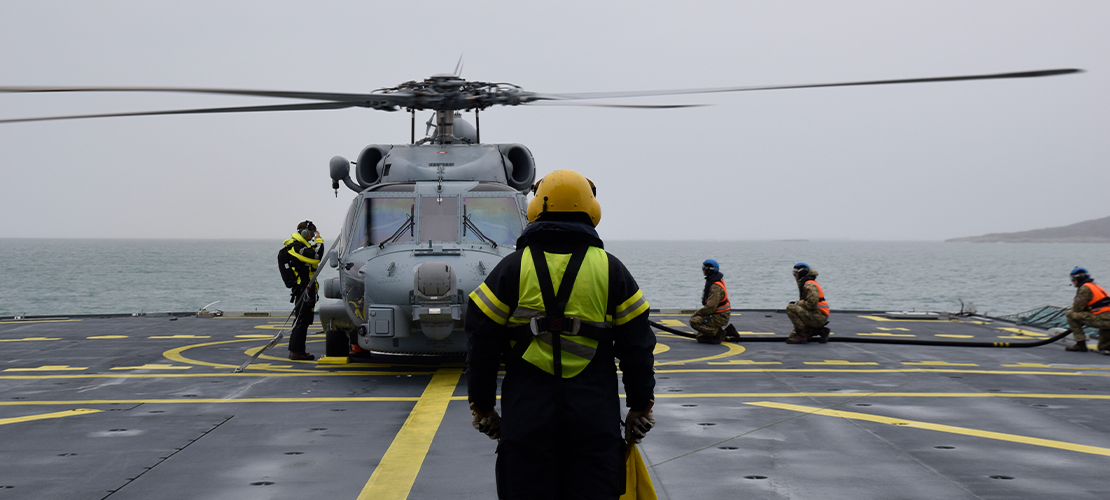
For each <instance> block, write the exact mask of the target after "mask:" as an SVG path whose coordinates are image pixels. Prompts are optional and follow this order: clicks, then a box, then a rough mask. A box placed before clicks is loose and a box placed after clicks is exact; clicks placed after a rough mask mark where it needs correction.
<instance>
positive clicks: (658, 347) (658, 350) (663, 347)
mask: <svg viewBox="0 0 1110 500" xmlns="http://www.w3.org/2000/svg"><path fill="white" fill-rule="evenodd" d="M669 350H671V346H669V345H667V344H660V343H659V342H656V343H655V350H653V351H651V353H652V354H662V353H664V352H667V351H669Z"/></svg>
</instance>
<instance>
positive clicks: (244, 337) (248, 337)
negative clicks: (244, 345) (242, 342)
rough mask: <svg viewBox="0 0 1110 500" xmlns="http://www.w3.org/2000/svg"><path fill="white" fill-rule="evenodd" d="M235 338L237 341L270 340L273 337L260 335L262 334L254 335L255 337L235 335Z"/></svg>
mask: <svg viewBox="0 0 1110 500" xmlns="http://www.w3.org/2000/svg"><path fill="white" fill-rule="evenodd" d="M235 338H237V339H272V338H274V336H273V335H266V334H264V333H262V334H255V335H236V336H235Z"/></svg>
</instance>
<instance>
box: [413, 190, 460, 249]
mask: <svg viewBox="0 0 1110 500" xmlns="http://www.w3.org/2000/svg"><path fill="white" fill-rule="evenodd" d="M420 241H459V197H458V196H444V197H435V196H422V197H421V198H420Z"/></svg>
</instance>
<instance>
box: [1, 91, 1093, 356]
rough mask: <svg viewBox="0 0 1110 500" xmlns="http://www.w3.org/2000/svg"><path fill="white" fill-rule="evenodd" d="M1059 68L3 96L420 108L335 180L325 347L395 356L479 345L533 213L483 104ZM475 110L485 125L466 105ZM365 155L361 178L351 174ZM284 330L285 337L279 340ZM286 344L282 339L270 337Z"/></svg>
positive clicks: (323, 310)
mask: <svg viewBox="0 0 1110 500" xmlns="http://www.w3.org/2000/svg"><path fill="white" fill-rule="evenodd" d="M1080 71H1081V70H1078V69H1052V70H1038V71H1025V72H1016V73H998V74H980V75H964V76H947V77H930V78H912V79H899V80H872V81H857V82H839V83H815V84H795V85H767V86H744V87H717V88H695V89H672V90H649V91H631V92H594V93H569V94H568V93H564V94H550V93H548V94H541V93H535V92H529V91H525V90H523V89H521V88H520V87H518V86H515V85H511V84H506V83H488V82H477V81H467V80H464V79H462V78H460V77H459V76H458V75H457V73H458V70H457V69H456V74H452V75H436V76H432V77H430V78H427V79H425V80H423V81H419V82H417V81H410V82H406V83H403V84H400V85H398V86H396V87H392V88H383V89H378V90H375V91H372V92H369V93H361V94H359V93H332V92H290V91H272V90H245V89H239V90H236V89H212V88H170V87H0V93H49V92H185V93H201V94H224V95H239V96H261V97H276V98H286V99H295V100H302V101H309V102H302V103H295V104H273V105H262V106H241V107H223V108H202V109H183V110H169V111H142V112H129V113H109V114H97V115H72V116H54V117H36V118H16V119H4V120H0V123H15V122H27V121H44V120H64V119H77V118H103V117H116V116H150V115H174V114H201V113H240V112H268V111H294V110H325V109H343V108H351V107H363V108H370V109H375V110H381V111H398V110H401V109H404V110H406V111H409V112H410V113H411V114H412V134H411V135H412V140H411V142H410V143H409V144H392V145H390V144H372V145H369V146H366V147H365V148H364V149H363V150H362V152H360V153H359V155H358V157H357V159H356V160H355V161H354V162H350V161H348V160H347V159H345V158H343V157H339V156H336V157H334V158H332V159H331V162H330V173H331V179H332V189H333V190H335V191H336V194H337V195H338V189H339V184H340V183H343V184H344V185H346V186H347V187H348V188H350V189H351V190H352V191H354V192H355V193H356V196H355V198H354V200H353V201H352V202H351V205H350V209H349V210H348V212H347V216H346V219H345V221H344V223H343V225H342V230H341V234H340V235H339V238H338V239H337V240H336V242H335V243H334V244H333V247H332V249H331V250H329V252H328V254H327V255H326V257H325V258H324V260H323V261H322V262H321V266H323V265H324V263H325V262H326V263H327V264H328V265H331V266H332V267H334V268H337V269H338V277H335V278H331V279H328V280H326V281H324V282H323V283H322V284H321V285H322V286H321V288H322V289H323V295H324V297H325V300H323V301H322V302H321V303H320V305H319V309H318V312H319V318H320V322H321V324H322V325H323V327H324V330H325V332H326V355H327V356H347V355H348V352H349V349H350V346H351V345H356V344H357V345H358V346H359V347H360V348H361V349H362V350H364V351H374V352H378V353H396V354H451V353H461V352H464V351H465V350H466V339H465V335H464V334H463V331H462V325H463V321H464V317H463V316H464V312H465V310H466V302H467V296H468V295H469V294H470V292H471V291H473V290H474V289H475V288H477V287H478V285H480V284H481V282H482V281H483V280H484V279H485V276H486V275H487V274H488V273H489V272H490V271H491V270H492V269H493V267H494V266H496V265H497V263H498V262H499V261H500V260H501V259H502V258H503V257H505V256H506V255H508V254H509V253H511V252H513V251H515V250H516V248H515V244H516V240H517V237H518V236H520V234H521V232H522V231H523V230H524V227H525V225H526V224H527V217H526V210H527V199H526V196H527V194H528V192H529V190H530V189H531V188H532V185H533V183H534V181H535V177H536V164H535V161H534V159H533V157H532V153H531V151H529V150H528V148H527V147H525V146H524V145H521V144H511V143H510V144H484V143H482V142H481V140H480V122H479V120H478V116H479V112H480V111H481V110H483V109H486V108H488V107H491V106H517V105H525V104H556V105H558V104H571V105H587V106H591V105H592V106H607V107H627V108H655V109H660V108H679V107H689V106H699V105H697V104H679V105H670V104H668V105H651V104H633V105H621V104H583V103H577V102H575V101H580V100H591V99H607V98H629V97H650V96H664V95H693V94H708V93H726V92H744V91H753V90H779V89H803V88H819V87H846V86H861V85H886V84H902V83H930V82H946V81H964V80H990V79H1008V78H1031V77H1045V76H1054V75H1064V74H1069V73H1077V72H1080ZM420 110H432V111H434V116H433V117H432V119H431V120H429V122H428V129H427V130H428V131H430V132H431V133H428V134H427V137H425V138H423V139H421V140H419V141H417V140H416V134H415V131H416V111H420ZM463 111H473V112H474V125H473V126H472V125H470V124H469V123H468V122H466V121H465V120H463V119H462V118H461V114H460V113H461V112H463ZM351 165H354V178H353V179H352V178H351ZM275 340H276V338H275ZM271 344H273V342H271Z"/></svg>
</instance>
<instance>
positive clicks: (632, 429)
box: [624, 399, 655, 444]
mask: <svg viewBox="0 0 1110 500" xmlns="http://www.w3.org/2000/svg"><path fill="white" fill-rule="evenodd" d="M652 406H655V400H654V399H651V400H648V404H647V407H646V408H644V409H643V410H640V411H636V410H629V411H628V415H626V416H625V417H624V440H625V441H626V442H628V444H636V443H639V442H640V440H641V439H643V438H644V435H645V434H647V432H648V431H650V430H651V428H652V427H655V417H654V416H653V415H652V413H651V407H652Z"/></svg>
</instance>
